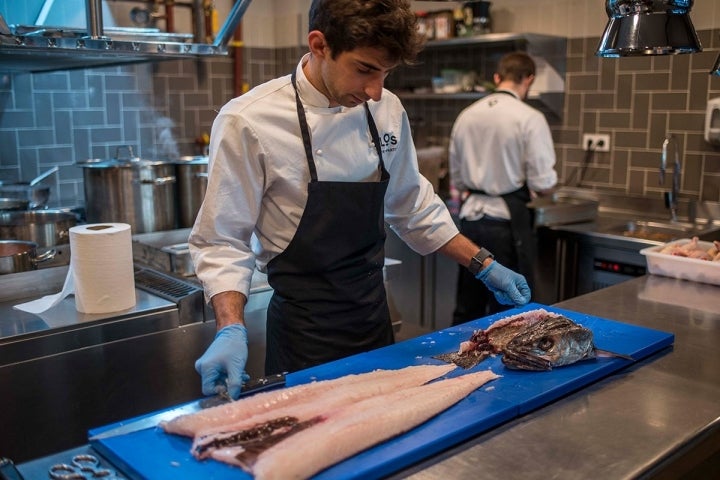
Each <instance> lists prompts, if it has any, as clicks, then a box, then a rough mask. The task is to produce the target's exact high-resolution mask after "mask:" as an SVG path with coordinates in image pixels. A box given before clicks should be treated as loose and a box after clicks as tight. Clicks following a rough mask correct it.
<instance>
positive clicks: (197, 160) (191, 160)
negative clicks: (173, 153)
mask: <svg viewBox="0 0 720 480" xmlns="http://www.w3.org/2000/svg"><path fill="white" fill-rule="evenodd" d="M175 163H177V164H178V165H207V164H208V157H207V155H198V156H187V157H180V158H179V159H177V160H176V162H175Z"/></svg>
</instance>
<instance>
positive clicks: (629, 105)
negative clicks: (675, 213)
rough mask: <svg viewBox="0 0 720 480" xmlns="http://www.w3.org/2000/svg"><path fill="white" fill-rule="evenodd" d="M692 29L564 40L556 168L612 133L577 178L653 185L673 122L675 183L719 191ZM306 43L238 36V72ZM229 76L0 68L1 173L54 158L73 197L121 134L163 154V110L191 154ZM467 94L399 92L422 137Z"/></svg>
mask: <svg viewBox="0 0 720 480" xmlns="http://www.w3.org/2000/svg"><path fill="white" fill-rule="evenodd" d="M698 33H699V35H700V37H701V40H702V43H703V45H704V46H705V51H704V52H703V53H700V54H694V55H679V56H673V57H646V58H624V59H599V58H597V57H595V56H594V50H595V46H596V45H597V41H598V39H597V38H583V39H572V40H568V43H567V54H568V55H567V75H566V99H565V107H564V114H563V118H562V119H561V120H559V119H551V128H552V130H553V136H554V139H555V143H556V150H557V153H558V171H559V172H560V176H561V178H562V179H568V178H570V175H572V172H573V171H574V170H575V169H577V168H578V167H579V166H580V165H581V164H582V162H583V160H584V152H583V151H582V150H581V149H580V143H581V138H582V134H583V133H609V134H610V135H611V144H612V151H611V152H610V153H609V154H605V153H602V154H601V153H598V154H596V155H595V158H594V160H593V162H592V164H591V165H590V166H589V168H588V170H587V173H586V176H585V180H584V182H583V186H586V187H589V188H595V189H601V190H613V191H620V192H627V193H632V194H639V195H643V196H649V197H653V198H654V197H658V196H660V195H661V192H662V190H663V187H661V186H659V185H658V184H657V167H658V165H659V158H660V148H661V145H662V140H663V138H664V137H665V135H666V134H667V133H673V134H674V135H676V136H677V137H678V138H679V139H680V146H681V154H682V159H683V176H682V193H683V195H686V196H688V197H694V198H701V199H703V200H711V201H719V200H720V150H719V149H717V148H715V147H712V146H710V145H707V144H706V143H705V142H704V141H703V139H702V135H703V124H704V118H705V104H706V102H707V100H708V99H709V98H715V97H718V96H720V78H717V77H710V76H709V75H708V70H709V68H710V67H711V66H712V64H713V63H714V61H715V58H716V57H717V56H718V54H719V53H720V38H719V37H720V30H712V31H709V30H708V31H701V32H698ZM303 51H304V49H303V48H283V49H262V48H246V49H244V50H243V55H242V65H243V79H242V81H243V82H246V83H247V84H249V85H250V86H253V85H257V84H259V83H261V82H263V81H266V80H269V79H271V78H274V77H275V76H278V75H282V74H286V73H289V72H290V71H292V69H293V68H294V67H295V65H296V63H297V61H298V58H299V57H300V55H301V54H302V53H303ZM482 62H484V60H483V61H481V65H485V63H482ZM486 69H487V68H486ZM233 77H234V74H233V61H232V59H230V58H222V59H213V60H199V61H196V60H182V61H169V62H160V63H155V64H139V65H131V66H121V67H107V68H97V69H86V70H82V69H81V70H70V71H60V72H50V73H37V74H15V75H5V74H0V181H4V182H15V181H19V180H20V181H22V180H29V179H31V178H32V177H34V176H35V175H37V174H38V173H40V172H42V171H44V170H45V169H47V168H50V167H51V166H53V165H59V166H60V171H59V174H58V175H57V176H56V177H54V178H52V179H51V182H52V183H51V185H52V186H53V190H52V194H51V205H53V206H57V205H61V206H75V205H79V204H82V202H83V201H84V193H83V186H82V170H81V169H80V168H78V167H77V166H75V163H76V162H77V161H82V160H85V159H88V158H111V157H113V156H115V155H116V149H117V147H118V146H122V145H132V146H134V147H135V149H136V152H137V153H139V154H141V155H142V156H145V157H149V158H150V157H157V156H159V155H162V154H163V153H164V152H165V151H167V149H166V148H164V147H163V145H162V144H161V143H160V142H159V140H158V139H159V137H160V132H161V130H162V127H161V126H160V125H162V122H163V121H164V119H170V120H171V121H172V122H173V124H174V127H173V128H172V132H173V136H174V138H175V140H176V141H177V147H178V153H179V154H180V155H197V154H199V153H201V152H200V150H199V148H198V147H197V145H196V144H195V138H196V137H197V136H198V135H200V134H202V133H203V132H209V130H210V126H211V124H212V120H213V118H214V117H215V110H217V109H219V108H220V107H221V106H222V105H223V104H224V103H225V102H227V101H228V100H229V99H230V98H232V96H233V95H234V93H233V92H234V79H233ZM467 103H468V102H464V101H458V100H453V101H448V102H443V103H442V104H438V103H437V102H432V103H430V102H427V101H422V100H409V101H405V104H406V107H407V109H408V113H409V115H410V118H411V119H412V121H413V123H414V125H415V127H416V132H417V133H418V136H417V138H418V141H421V142H423V141H427V140H428V138H429V139H430V140H431V141H433V142H441V141H442V140H443V138H445V137H446V136H447V135H448V133H449V131H450V127H451V126H452V122H453V121H454V118H455V116H456V115H457V112H459V110H460V109H461V108H463V107H464V106H465V105H467Z"/></svg>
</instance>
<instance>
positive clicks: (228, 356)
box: [195, 324, 250, 399]
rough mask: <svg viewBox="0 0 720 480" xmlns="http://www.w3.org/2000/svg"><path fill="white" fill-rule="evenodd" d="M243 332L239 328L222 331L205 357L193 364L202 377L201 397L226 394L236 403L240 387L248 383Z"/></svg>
mask: <svg viewBox="0 0 720 480" xmlns="http://www.w3.org/2000/svg"><path fill="white" fill-rule="evenodd" d="M247 343H248V342H247V330H246V329H245V326H243V325H240V324H233V325H228V326H227V327H223V328H221V329H220V331H218V332H217V334H216V335H215V339H214V340H213V342H212V343H211V344H210V346H209V347H208V348H207V350H205V353H204V354H203V355H202V357H200V358H199V359H198V360H197V361H196V362H195V370H197V372H198V373H199V374H200V376H201V377H202V392H203V394H204V395H214V394H216V393H223V392H225V391H227V393H228V394H229V395H230V396H231V397H232V398H233V399H236V398H238V397H239V396H240V387H242V385H243V382H244V381H247V380H249V379H250V377H249V376H248V374H247V373H245V364H246V363H247V358H248V345H247Z"/></svg>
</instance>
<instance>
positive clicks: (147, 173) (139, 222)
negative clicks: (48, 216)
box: [78, 147, 177, 234]
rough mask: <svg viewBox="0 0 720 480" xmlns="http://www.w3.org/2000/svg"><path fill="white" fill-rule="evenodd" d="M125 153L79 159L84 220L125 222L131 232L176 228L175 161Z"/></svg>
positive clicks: (129, 151)
mask: <svg viewBox="0 0 720 480" xmlns="http://www.w3.org/2000/svg"><path fill="white" fill-rule="evenodd" d="M126 148H127V149H128V156H126V157H120V156H119V154H120V150H121V149H118V154H117V156H116V158H113V159H109V160H101V159H92V160H86V161H84V162H79V163H78V166H80V167H82V169H83V179H84V182H85V210H86V216H87V221H88V223H102V222H119V223H127V224H129V225H130V227H131V229H132V233H133V234H135V233H147V232H155V231H162V230H172V229H174V228H177V193H176V189H175V183H176V177H175V165H174V164H173V162H171V161H164V160H149V159H142V158H140V157H136V156H134V155H133V152H132V149H131V148H129V147H126Z"/></svg>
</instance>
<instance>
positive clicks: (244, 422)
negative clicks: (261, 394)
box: [191, 365, 456, 459]
mask: <svg viewBox="0 0 720 480" xmlns="http://www.w3.org/2000/svg"><path fill="white" fill-rule="evenodd" d="M455 368H456V367H455V365H451V366H450V368H448V365H423V366H414V367H407V368H402V369H399V370H388V371H385V374H383V375H349V377H350V378H351V379H354V380H355V381H354V382H353V383H351V384H348V383H346V381H345V380H341V379H344V378H345V377H340V379H338V381H335V382H332V381H329V382H323V383H322V384H321V385H319V386H323V387H324V390H323V391H322V394H321V395H312V396H305V397H303V398H300V397H297V398H296V399H295V401H293V402H289V403H284V404H276V405H275V406H274V407H273V408H271V409H268V410H267V411H264V412H261V413H258V414H256V415H253V416H251V417H249V418H244V419H241V420H237V421H234V422H230V421H228V422H224V423H223V424H222V425H216V426H212V427H203V428H201V429H199V430H198V431H197V432H196V434H195V439H194V442H193V446H192V448H191V452H192V453H193V455H195V456H196V457H197V458H199V459H202V458H205V457H207V450H208V449H209V448H210V447H211V446H213V445H217V444H218V443H223V442H225V439H224V436H223V434H224V433H226V432H230V435H232V433H233V432H237V431H239V430H244V429H247V428H250V427H252V425H257V424H261V423H266V422H272V421H274V420H275V419H276V418H278V417H285V416H287V417H299V418H301V419H308V418H311V417H312V416H314V415H316V414H317V412H318V411H329V410H333V409H337V408H339V407H341V406H343V405H346V404H349V403H353V402H357V401H360V400H364V399H365V398H368V397H373V396H380V395H383V394H386V393H389V392H393V391H395V390H401V389H404V388H408V387H415V386H419V385H422V384H424V383H427V382H429V381H431V380H434V379H436V378H439V377H441V376H443V375H445V374H447V373H450V372H451V371H452V370H454V369H455ZM387 373H390V374H387ZM357 377H360V378H357ZM341 382H342V386H341V388H337V386H338V384H340V383H341ZM291 388H292V387H291ZM216 434H218V435H216Z"/></svg>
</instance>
